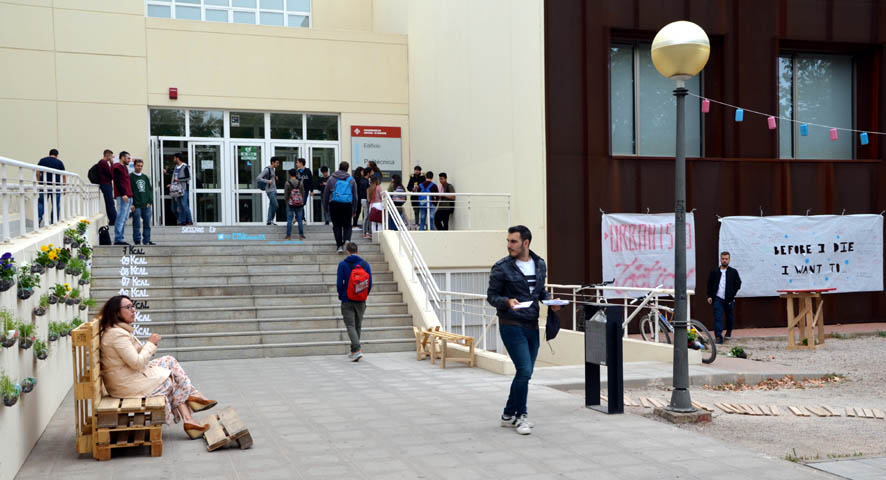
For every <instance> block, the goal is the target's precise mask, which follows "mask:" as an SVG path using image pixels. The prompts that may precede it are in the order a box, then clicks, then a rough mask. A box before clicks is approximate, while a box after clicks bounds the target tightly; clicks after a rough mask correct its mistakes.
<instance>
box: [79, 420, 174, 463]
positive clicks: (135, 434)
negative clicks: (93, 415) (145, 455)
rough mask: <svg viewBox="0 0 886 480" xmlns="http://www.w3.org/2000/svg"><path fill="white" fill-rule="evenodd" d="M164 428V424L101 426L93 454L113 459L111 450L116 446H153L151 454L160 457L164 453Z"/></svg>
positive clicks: (97, 458)
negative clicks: (118, 426)
mask: <svg viewBox="0 0 886 480" xmlns="http://www.w3.org/2000/svg"><path fill="white" fill-rule="evenodd" d="M162 428H163V425H154V426H133V427H121V428H99V429H98V430H96V435H95V438H96V444H95V450H94V452H93V456H94V457H95V459H96V460H99V461H105V460H110V459H111V450H112V449H115V448H129V447H151V456H152V457H160V456H162V455H163V439H162V437H163V430H162Z"/></svg>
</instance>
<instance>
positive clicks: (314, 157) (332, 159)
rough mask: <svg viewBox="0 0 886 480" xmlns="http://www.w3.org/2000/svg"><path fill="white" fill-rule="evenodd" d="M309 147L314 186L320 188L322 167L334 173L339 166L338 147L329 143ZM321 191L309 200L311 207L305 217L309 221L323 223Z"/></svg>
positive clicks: (309, 165)
mask: <svg viewBox="0 0 886 480" xmlns="http://www.w3.org/2000/svg"><path fill="white" fill-rule="evenodd" d="M308 149H309V150H310V151H311V154H310V156H309V157H308V167H309V168H310V169H311V173H312V174H313V175H314V188H315V189H317V188H319V187H318V185H319V184H320V178H321V177H322V175H323V174H322V173H321V172H320V169H321V168H322V167H326V168H327V169H329V174H330V175H332V174H333V173H334V172H335V170H336V169H337V168H338V147H334V146H327V145H322V146H320V145H309V146H308ZM318 192H319V193H315V194H314V198H313V199H312V200H311V201H310V202H309V203H310V205H309V207H310V208H309V209H308V211H306V212H305V218H307V219H308V223H323V222H324V218H323V217H324V214H323V204H322V199H323V192H322V191H318Z"/></svg>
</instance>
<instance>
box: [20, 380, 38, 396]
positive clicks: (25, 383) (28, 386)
mask: <svg viewBox="0 0 886 480" xmlns="http://www.w3.org/2000/svg"><path fill="white" fill-rule="evenodd" d="M21 385H22V393H31V391H32V390H34V387H36V386H37V379H36V378H34V377H27V378H25V379H24V380H22V383H21Z"/></svg>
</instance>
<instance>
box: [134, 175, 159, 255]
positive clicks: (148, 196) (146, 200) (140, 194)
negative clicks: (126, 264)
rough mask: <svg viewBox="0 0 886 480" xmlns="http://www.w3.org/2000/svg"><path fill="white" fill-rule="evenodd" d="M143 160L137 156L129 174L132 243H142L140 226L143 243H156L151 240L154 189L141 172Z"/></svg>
mask: <svg viewBox="0 0 886 480" xmlns="http://www.w3.org/2000/svg"><path fill="white" fill-rule="evenodd" d="M144 167H145V162H144V161H143V160H142V159H140V158H137V159H135V162H133V172H132V173H130V174H129V181H130V183H131V184H132V243H133V244H135V245H141V244H142V235H141V228H140V227H139V224H143V226H144V230H145V238H144V244H145V245H156V244H155V243H154V242H152V241H151V203H152V202H153V201H154V189H153V187H151V179H150V178H148V176H147V175H145V174H144V173H142V169H143V168H144Z"/></svg>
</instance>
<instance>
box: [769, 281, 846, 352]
mask: <svg viewBox="0 0 886 480" xmlns="http://www.w3.org/2000/svg"><path fill="white" fill-rule="evenodd" d="M834 290H836V288H819V289H811V290H778V292H779V293H781V295H779V296H780V297H781V298H784V299H785V300H787V314H788V345H787V349H788V350H815V348H816V347H817V346H818V345H821V344H823V343H824V313H823V312H824V311H823V309H822V307H823V306H824V298H823V297H822V294H823V293H826V292H832V291H834ZM794 300H797V308H796V310H795V309H794ZM795 312H796V313H795ZM816 333H817V335H816ZM804 339H805V340H806V345H803V340H804Z"/></svg>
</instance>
